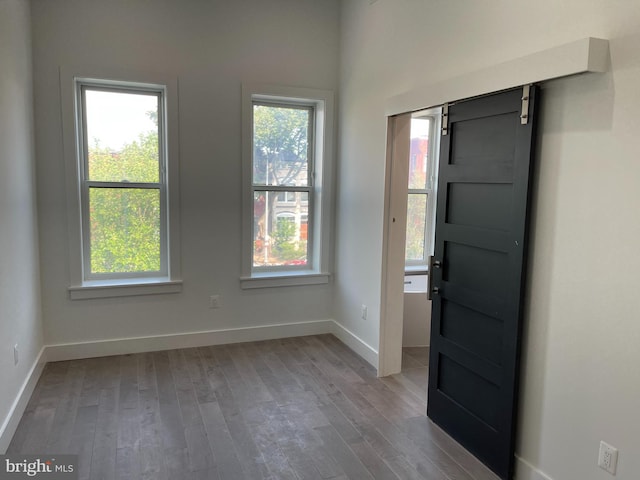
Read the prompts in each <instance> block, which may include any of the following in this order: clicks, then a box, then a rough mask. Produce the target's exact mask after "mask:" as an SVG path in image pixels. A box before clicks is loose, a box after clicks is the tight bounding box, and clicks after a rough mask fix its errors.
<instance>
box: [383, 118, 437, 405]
mask: <svg viewBox="0 0 640 480" xmlns="http://www.w3.org/2000/svg"><path fill="white" fill-rule="evenodd" d="M441 115H442V111H441V108H430V109H427V110H421V111H418V112H414V113H412V114H411V119H410V128H409V155H408V158H407V157H404V158H397V159H394V161H395V162H408V165H407V172H408V175H407V179H406V180H407V181H406V191H400V189H398V190H399V191H398V192H394V195H396V194H397V195H406V198H407V208H406V209H407V211H406V227H405V232H406V234H405V248H404V252H405V253H404V277H403V279H404V286H403V315H402V346H401V347H402V358H401V373H400V375H401V379H402V381H403V382H405V384H406V385H407V386H408V387H409V388H412V390H413V391H414V392H415V393H416V395H418V396H419V398H420V401H421V402H423V403H424V406H425V409H426V405H427V380H428V370H429V343H430V326H431V300H430V299H429V298H428V291H427V285H428V284H429V281H428V275H429V271H428V269H429V257H430V256H431V255H433V248H434V239H435V220H436V200H437V187H438V156H439V150H440V128H441V118H442V117H441ZM404 140H405V139H403V141H404ZM396 166H398V167H399V165H396V163H394V165H393V167H394V168H395V167H396ZM402 167H404V165H402ZM399 170H404V168H399Z"/></svg>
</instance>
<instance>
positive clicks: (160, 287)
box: [69, 278, 182, 300]
mask: <svg viewBox="0 0 640 480" xmlns="http://www.w3.org/2000/svg"><path fill="white" fill-rule="evenodd" d="M180 292H182V280H167V279H166V278H161V279H158V278H144V279H135V280H132V279H126V280H95V281H90V282H85V283H84V284H83V285H80V286H73V287H69V296H70V298H71V300H88V299H92V298H112V297H131V296H138V295H160V294H164V293H180Z"/></svg>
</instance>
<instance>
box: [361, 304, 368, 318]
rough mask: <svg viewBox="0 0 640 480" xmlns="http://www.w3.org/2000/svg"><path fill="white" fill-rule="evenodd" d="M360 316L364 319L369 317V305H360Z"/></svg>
mask: <svg viewBox="0 0 640 480" xmlns="http://www.w3.org/2000/svg"><path fill="white" fill-rule="evenodd" d="M360 316H361V317H362V319H363V320H366V319H367V306H366V305H365V304H364V303H363V304H362V307H360Z"/></svg>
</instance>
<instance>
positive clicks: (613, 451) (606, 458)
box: [598, 442, 618, 475]
mask: <svg viewBox="0 0 640 480" xmlns="http://www.w3.org/2000/svg"><path fill="white" fill-rule="evenodd" d="M598 466H599V467H600V468H601V469H603V470H606V471H607V472H609V473H610V474H611V475H615V474H616V467H617V466H618V449H617V448H615V447H612V446H611V445H609V444H608V443H606V442H600V453H599V454H598Z"/></svg>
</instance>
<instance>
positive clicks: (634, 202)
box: [335, 0, 640, 480]
mask: <svg viewBox="0 0 640 480" xmlns="http://www.w3.org/2000/svg"><path fill="white" fill-rule="evenodd" d="M341 31H342V37H341V38H342V44H341V75H340V96H341V107H340V119H339V121H340V138H341V147H340V167H339V173H338V184H339V194H338V204H337V211H338V212H339V213H338V232H337V248H338V251H337V259H338V265H339V268H338V275H337V278H336V293H335V295H336V319H337V321H338V322H340V324H342V325H343V326H344V327H345V328H348V329H349V330H351V331H353V332H354V333H355V334H356V335H358V336H359V337H360V338H362V339H363V340H365V341H366V342H368V343H369V344H370V345H374V346H377V345H378V338H379V325H378V323H379V311H377V310H376V308H377V306H378V305H379V303H380V275H381V255H382V254H381V246H382V241H381V239H382V222H383V218H382V215H383V194H384V175H385V172H384V162H385V138H386V137H385V125H386V123H385V117H384V105H385V101H386V99H388V98H389V97H391V96H394V95H397V94H401V93H404V92H406V91H409V90H413V89H415V88H417V87H418V86H420V85H428V84H430V83H434V82H437V81H440V80H443V79H446V78H449V77H453V76H456V75H460V74H463V73H467V72H471V71H474V70H477V69H481V68H484V67H487V66H490V65H492V64H496V63H499V62H502V61H506V60H510V59H513V58H516V57H520V56H523V55H526V54H529V53H533V52H536V51H539V50H544V49H546V48H550V47H553V46H556V45H560V44H563V43H567V42H570V41H573V40H576V39H580V38H584V37H587V36H594V37H601V38H608V39H610V40H611V62H612V68H611V72H609V73H606V74H602V75H588V76H582V77H578V78H571V79H564V80H560V81H555V82H552V83H549V84H547V85H545V86H544V88H543V92H542V94H543V102H542V106H541V111H542V118H541V124H540V141H539V153H538V167H537V173H536V188H535V190H536V191H535V195H534V196H535V199H534V202H535V209H534V212H533V226H532V249H531V259H530V261H531V267H530V280H529V286H528V293H527V296H528V300H527V311H526V338H525V344H524V365H523V368H524V374H523V381H524V384H523V387H522V391H523V399H522V405H521V420H520V434H519V438H518V444H517V452H518V453H519V455H520V456H521V457H522V458H523V459H524V460H525V461H526V462H527V463H529V464H530V465H532V466H533V469H531V468H529V467H527V466H526V465H525V463H524V462H520V463H519V467H520V468H521V469H520V471H519V473H518V477H519V478H522V479H525V478H526V479H531V480H541V479H542V477H541V476H540V473H541V472H544V473H545V474H546V475H547V476H548V477H550V478H552V479H553V480H573V479H596V480H597V479H603V480H604V479H606V478H610V477H609V476H608V474H607V473H605V472H604V471H602V470H600V469H598V468H597V466H596V461H597V453H598V444H599V441H600V440H601V439H603V440H606V441H607V442H608V443H611V444H612V445H614V446H616V447H618V448H619V449H620V458H619V469H618V475H617V477H616V478H619V479H624V480H632V479H635V478H637V472H639V471H640V456H638V452H640V421H639V418H640V417H639V415H638V411H637V406H638V405H640V374H639V373H638V365H640V348H638V344H639V343H640V321H638V319H639V318H640V295H638V293H637V292H638V290H640V276H639V275H638V271H640V255H639V254H638V245H639V243H638V238H640V217H639V216H638V213H637V212H638V208H639V207H640V188H638V185H639V184H640V159H639V156H638V152H640V135H638V130H639V127H640V120H638V114H637V112H638V110H639V108H640V89H638V85H640V50H638V48H637V47H638V45H640V3H639V2H631V1H622V0H620V1H610V0H590V1H584V0H564V1H563V2H558V1H556V0H540V1H539V2H536V3H535V4H532V3H531V2H525V1H524V0H517V1H514V0H500V1H494V2H477V1H472V0H462V1H458V2H441V1H435V0H430V1H418V0H404V1H395V0H393V1H392V0H378V1H377V2H375V3H373V4H371V2H370V1H369V0H345V1H344V3H343V9H342V24H341ZM416 107H422V105H421V106H416ZM362 303H367V304H368V305H369V319H368V320H367V321H363V320H361V319H360V316H359V311H360V305H361V304H362Z"/></svg>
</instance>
